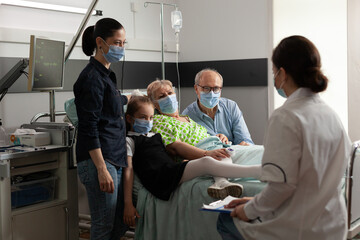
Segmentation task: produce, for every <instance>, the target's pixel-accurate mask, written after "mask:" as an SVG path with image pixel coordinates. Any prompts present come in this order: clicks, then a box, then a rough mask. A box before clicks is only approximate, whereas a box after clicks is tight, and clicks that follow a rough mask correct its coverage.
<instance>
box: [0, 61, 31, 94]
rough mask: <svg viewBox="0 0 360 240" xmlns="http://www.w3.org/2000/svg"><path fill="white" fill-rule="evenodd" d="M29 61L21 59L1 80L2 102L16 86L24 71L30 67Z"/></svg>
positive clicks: (0, 92)
mask: <svg viewBox="0 0 360 240" xmlns="http://www.w3.org/2000/svg"><path fill="white" fill-rule="evenodd" d="M28 64H29V61H28V60H26V59H21V60H20V61H19V62H18V63H17V64H15V66H13V67H12V68H11V69H10V71H9V72H7V73H6V74H5V76H3V77H2V78H1V79H0V101H1V100H2V99H3V97H4V96H5V94H6V93H7V91H8V89H9V88H10V87H11V86H12V85H13V84H14V82H15V81H16V80H17V79H18V78H19V77H20V76H21V74H23V73H24V69H25V68H26V67H27V66H28Z"/></svg>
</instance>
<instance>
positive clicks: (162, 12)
mask: <svg viewBox="0 0 360 240" xmlns="http://www.w3.org/2000/svg"><path fill="white" fill-rule="evenodd" d="M160 26H161V75H162V79H165V62H164V4H163V3H161V11H160Z"/></svg>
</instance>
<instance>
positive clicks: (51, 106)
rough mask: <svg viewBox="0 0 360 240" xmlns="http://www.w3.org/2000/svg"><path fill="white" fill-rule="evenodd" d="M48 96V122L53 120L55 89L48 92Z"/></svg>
mask: <svg viewBox="0 0 360 240" xmlns="http://www.w3.org/2000/svg"><path fill="white" fill-rule="evenodd" d="M49 97H50V111H49V113H50V122H55V90H51V91H50V92H49Z"/></svg>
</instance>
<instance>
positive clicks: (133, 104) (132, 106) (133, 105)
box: [125, 96, 154, 131]
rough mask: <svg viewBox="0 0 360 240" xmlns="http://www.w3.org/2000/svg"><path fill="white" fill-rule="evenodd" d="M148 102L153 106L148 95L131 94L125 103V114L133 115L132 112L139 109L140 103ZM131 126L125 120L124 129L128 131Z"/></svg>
mask: <svg viewBox="0 0 360 240" xmlns="http://www.w3.org/2000/svg"><path fill="white" fill-rule="evenodd" d="M144 104H149V105H151V106H152V107H153V108H154V104H153V102H152V101H151V100H150V98H149V97H148V96H132V97H131V98H130V100H129V103H128V105H127V109H126V113H125V115H130V116H132V117H133V116H134V114H135V113H136V112H137V111H138V110H139V108H140V106H141V105H144ZM130 129H131V126H130V124H129V123H128V122H127V121H126V131H130Z"/></svg>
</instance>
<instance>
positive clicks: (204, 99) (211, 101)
mask: <svg viewBox="0 0 360 240" xmlns="http://www.w3.org/2000/svg"><path fill="white" fill-rule="evenodd" d="M219 99H220V92H219V93H214V92H213V91H210V92H208V93H205V92H200V103H201V104H202V105H204V106H205V107H206V108H214V107H215V106H216V105H218V103H219Z"/></svg>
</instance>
